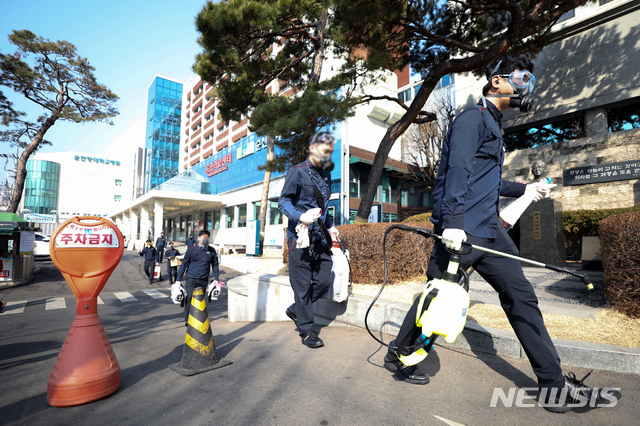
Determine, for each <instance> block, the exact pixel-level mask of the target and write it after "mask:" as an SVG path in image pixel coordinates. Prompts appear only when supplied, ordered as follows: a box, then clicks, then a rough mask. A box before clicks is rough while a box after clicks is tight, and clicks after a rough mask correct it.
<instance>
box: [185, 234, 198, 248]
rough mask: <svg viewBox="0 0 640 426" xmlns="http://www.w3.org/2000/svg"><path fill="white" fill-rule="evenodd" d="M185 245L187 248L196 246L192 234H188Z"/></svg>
mask: <svg viewBox="0 0 640 426" xmlns="http://www.w3.org/2000/svg"><path fill="white" fill-rule="evenodd" d="M186 244H187V248H189V247H191V246H195V245H196V240H194V239H193V234H189V237H188V238H187V243H186Z"/></svg>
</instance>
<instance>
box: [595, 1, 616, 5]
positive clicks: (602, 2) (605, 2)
mask: <svg viewBox="0 0 640 426" xmlns="http://www.w3.org/2000/svg"><path fill="white" fill-rule="evenodd" d="M612 1H613V0H600V1H599V2H598V3H599V4H598V5H599V6H604V5H605V4H607V3H611V2H612Z"/></svg>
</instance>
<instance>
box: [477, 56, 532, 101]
mask: <svg viewBox="0 0 640 426" xmlns="http://www.w3.org/2000/svg"><path fill="white" fill-rule="evenodd" d="M501 63H502V61H500V62H498V65H496V67H495V69H494V70H493V73H492V74H491V76H490V77H489V79H491V78H492V77H494V76H496V75H497V76H498V77H502V78H504V79H507V81H508V82H509V84H510V85H511V87H513V91H514V93H513V94H512V95H507V94H499V95H485V98H511V99H510V100H509V106H510V107H511V108H519V109H520V112H529V111H531V108H532V107H533V104H534V99H533V98H532V97H531V93H532V92H533V89H534V88H535V86H536V78H535V77H534V75H533V74H531V73H530V72H529V71H526V70H515V71H513V72H512V73H511V74H496V71H497V70H498V69H499V68H500V64H501Z"/></svg>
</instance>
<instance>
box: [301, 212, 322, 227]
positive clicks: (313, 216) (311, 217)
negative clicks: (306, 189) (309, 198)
mask: <svg viewBox="0 0 640 426" xmlns="http://www.w3.org/2000/svg"><path fill="white" fill-rule="evenodd" d="M321 213H322V210H320V209H319V208H315V209H309V210H307V211H306V212H305V213H302V214H301V215H300V223H303V224H305V225H311V224H312V223H313V222H315V221H316V220H318V218H319V217H320V214H321Z"/></svg>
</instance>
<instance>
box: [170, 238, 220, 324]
mask: <svg viewBox="0 0 640 426" xmlns="http://www.w3.org/2000/svg"><path fill="white" fill-rule="evenodd" d="M209 236H210V234H209V231H207V230H206V229H203V230H202V231H200V232H198V245H193V246H191V247H189V248H187V251H186V253H185V254H184V258H183V259H182V265H180V268H178V278H177V281H176V284H177V285H178V286H180V285H181V282H182V280H183V279H184V280H185V285H184V290H185V293H186V296H185V298H184V324H185V325H187V321H188V320H189V306H190V305H191V294H192V293H193V290H194V289H195V288H196V286H198V287H202V291H206V289H207V285H208V284H209V283H208V281H209V273H210V272H211V273H212V274H213V279H214V281H218V279H219V278H220V270H219V268H218V254H217V253H216V250H215V249H214V248H213V247H211V246H210V245H209Z"/></svg>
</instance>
